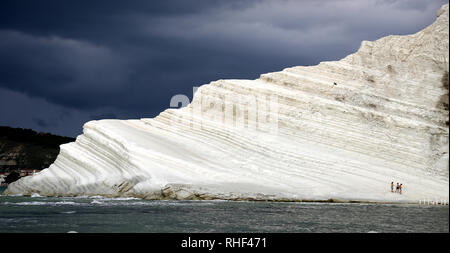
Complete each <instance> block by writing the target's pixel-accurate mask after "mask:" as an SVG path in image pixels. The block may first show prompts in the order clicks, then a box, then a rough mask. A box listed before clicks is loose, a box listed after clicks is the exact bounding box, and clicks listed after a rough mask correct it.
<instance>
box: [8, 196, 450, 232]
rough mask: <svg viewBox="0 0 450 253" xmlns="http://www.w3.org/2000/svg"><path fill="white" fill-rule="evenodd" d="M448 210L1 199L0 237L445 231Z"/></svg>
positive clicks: (394, 206) (392, 206) (390, 206)
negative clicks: (87, 234) (157, 233)
mask: <svg viewBox="0 0 450 253" xmlns="http://www.w3.org/2000/svg"><path fill="white" fill-rule="evenodd" d="M448 220H449V207H448V206H435V205H406V204H354V203H351V204H344V203H281V202H246V201H244V202H232V201H150V200H142V199H135V198H104V197H51V198H49V197H39V196H37V195H36V196H34V197H18V196H1V195H0V232H1V233H14V232H31V233H45V232H56V233H59V232H60V233H67V232H69V231H71V232H78V233H87V232H91V233H92V232H93V233H96V232H162V233H164V232H180V233H184V232H188V233H190V232H201V233H202V232H205V233H209V232H224V233H229V232H231V233H235V232H236V233H237V232H244V233H245V232H252V233H257V232H275V233H283V232H294V233H297V232H300V233H303V232H305V233H309V232H361V233H368V232H446V233H448V232H449V227H448V225H449V222H448Z"/></svg>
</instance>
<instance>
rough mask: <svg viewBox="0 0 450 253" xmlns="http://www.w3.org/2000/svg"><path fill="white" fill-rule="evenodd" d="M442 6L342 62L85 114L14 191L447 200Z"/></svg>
mask: <svg viewBox="0 0 450 253" xmlns="http://www.w3.org/2000/svg"><path fill="white" fill-rule="evenodd" d="M437 14H438V17H437V20H436V21H435V22H434V23H433V24H432V25H430V26H428V27H427V28H425V29H423V30H422V31H420V32H418V33H416V34H412V35H408V36H395V35H392V36H387V37H384V38H381V39H379V40H377V41H373V42H370V41H363V42H362V43H361V47H360V49H359V50H358V51H357V52H356V53H354V54H351V55H349V56H347V57H345V58H344V59H342V60H340V61H331V62H322V63H320V64H319V65H317V66H307V67H303V66H299V67H292V68H287V69H284V70H283V71H280V72H274V73H268V74H263V75H261V77H260V78H259V79H257V80H219V81H215V82H211V83H210V84H208V85H203V86H201V87H200V88H199V89H198V90H197V92H196V93H195V96H194V99H193V101H192V103H191V104H189V106H187V107H183V108H181V109H168V110H166V111H164V112H162V113H161V114H160V115H159V116H157V117H155V118H153V119H140V120H100V121H91V122H88V123H86V124H85V125H84V132H83V135H80V136H78V138H77V140H76V141H75V142H73V143H70V144H65V145H62V146H61V151H60V154H59V156H58V158H57V159H56V161H55V163H54V164H52V165H51V166H50V167H49V168H48V169H45V170H43V171H42V172H40V173H38V174H36V175H34V176H29V177H26V178H23V179H21V180H19V181H17V182H15V183H12V184H11V185H9V187H8V189H7V190H6V191H5V194H11V195H14V194H19V195H31V194H33V193H38V194H40V195H43V196H73V195H105V196H134V197H142V198H148V199H233V200H240V199H254V200H327V199H335V200H343V201H345V200H355V201H381V202H417V201H426V200H443V201H448V198H449V173H448V172H449V166H448V161H449V154H448V152H449V146H448V140H449V139H448V134H449V128H448V117H449V115H448V63H449V50H448V47H449V40H448V36H449V34H448V29H449V27H448V5H444V6H443V7H442V8H441V10H439V11H438V13H437ZM391 181H394V183H397V182H400V183H403V185H404V189H403V194H401V195H400V194H395V193H391V192H390V183H391Z"/></svg>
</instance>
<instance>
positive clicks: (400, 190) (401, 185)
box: [398, 184, 403, 194]
mask: <svg viewBox="0 0 450 253" xmlns="http://www.w3.org/2000/svg"><path fill="white" fill-rule="evenodd" d="M402 187H403V184H400V186H399V187H398V190H399V192H400V194H402Z"/></svg>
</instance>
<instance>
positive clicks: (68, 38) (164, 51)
mask: <svg viewBox="0 0 450 253" xmlns="http://www.w3.org/2000/svg"><path fill="white" fill-rule="evenodd" d="M81 2H82V3H81ZM445 3H448V1H447V0H366V1H362V0H354V1H349V0H321V1H317V0H305V1H287V0H273V1H272V0H263V1H242V0H236V1H232V0H226V1H213V0H203V1H187V0H178V1H168V0H164V1H147V0H143V1H120V0H103V1H92V0H91V1H75V0H74V1H69V0H65V1H60V0H54V1H51V0H45V1H44V0H43V1H32V0H30V1H17V0H13V1H6V0H2V1H1V2H0V125H4V126H5V125H6V126H12V127H22V128H31V129H34V130H36V131H44V132H51V133H55V134H60V135H67V136H76V135H78V134H81V132H82V126H83V124H84V123H85V122H87V121H89V120H92V119H102V118H119V119H133V118H144V117H154V116H156V115H158V113H159V112H161V111H163V110H164V109H166V108H168V107H169V103H170V99H171V97H172V96H174V95H176V94H186V95H188V96H189V97H190V98H191V97H192V87H193V86H200V85H203V84H207V83H209V82H211V81H214V80H217V79H227V78H233V79H256V78H258V77H259V75H260V74H262V73H267V72H274V71H280V70H282V69H283V68H286V67H291V66H296V65H316V64H318V63H319V62H320V61H328V60H339V59H341V58H343V57H345V56H346V55H348V54H350V53H353V52H355V51H356V50H357V49H358V47H359V45H360V43H361V41H362V40H376V39H378V38H380V37H383V36H386V35H390V34H398V35H403V34H411V33H415V32H417V31H419V30H421V29H423V28H425V27H426V26H427V25H429V24H431V23H432V22H433V21H434V20H435V18H436V11H437V10H438V9H439V8H440V6H441V5H443V4H445Z"/></svg>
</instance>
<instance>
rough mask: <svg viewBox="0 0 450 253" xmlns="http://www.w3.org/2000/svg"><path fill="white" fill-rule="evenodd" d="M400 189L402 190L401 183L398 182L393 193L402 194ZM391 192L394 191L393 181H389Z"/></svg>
mask: <svg viewBox="0 0 450 253" xmlns="http://www.w3.org/2000/svg"><path fill="white" fill-rule="evenodd" d="M402 190H403V184H398V183H397V186H396V187H395V193H400V194H402ZM391 192H394V182H391Z"/></svg>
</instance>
